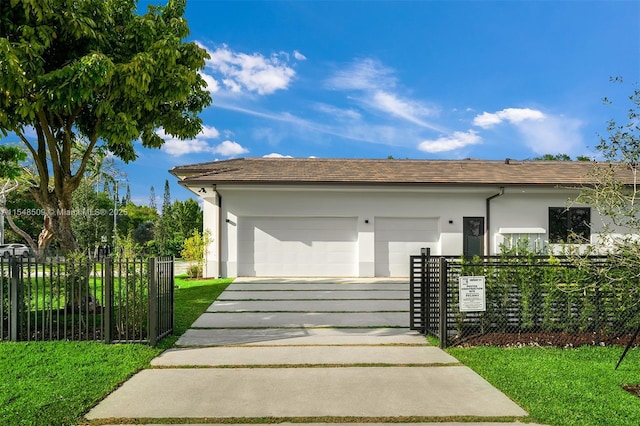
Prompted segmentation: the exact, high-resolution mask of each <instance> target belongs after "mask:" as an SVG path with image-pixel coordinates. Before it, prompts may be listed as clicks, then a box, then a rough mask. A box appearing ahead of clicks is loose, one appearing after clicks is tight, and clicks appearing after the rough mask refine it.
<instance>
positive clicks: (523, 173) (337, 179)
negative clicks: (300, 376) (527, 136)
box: [170, 158, 630, 186]
mask: <svg viewBox="0 0 640 426" xmlns="http://www.w3.org/2000/svg"><path fill="white" fill-rule="evenodd" d="M603 166H604V164H600V163H595V162H584V161H514V160H504V161H489V160H367V159H326V158H322V159H321V158H241V159H233V160H226V161H216V162H209V163H199V164H191V165H184V166H176V167H174V168H173V169H171V170H170V172H171V173H172V174H173V175H175V176H177V177H178V178H179V179H180V180H181V183H182V184H185V185H189V184H194V185H201V184H223V183H246V184H347V183H348V184H367V185H370V184H405V185H407V184H408V185H417V184H445V185H483V184H485V185H486V184H491V185H551V186H557V185H582V184H588V183H589V182H590V181H591V180H592V179H593V178H592V177H591V173H592V171H593V170H594V167H603ZM629 175H630V173H629Z"/></svg>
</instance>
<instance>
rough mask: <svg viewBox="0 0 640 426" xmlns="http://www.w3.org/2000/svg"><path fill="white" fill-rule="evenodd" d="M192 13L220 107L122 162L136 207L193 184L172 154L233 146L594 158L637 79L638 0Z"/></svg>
mask: <svg viewBox="0 0 640 426" xmlns="http://www.w3.org/2000/svg"><path fill="white" fill-rule="evenodd" d="M147 3H148V2H143V3H141V5H144V4H147ZM143 7H144V6H143ZM186 18H187V20H188V22H189V25H190V28H191V36H190V39H191V40H193V41H196V42H197V43H199V44H200V45H201V46H202V47H204V48H205V49H207V51H208V52H209V54H210V55H211V59H210V60H208V61H207V66H206V68H205V69H204V70H203V75H204V77H205V79H206V81H207V82H208V84H209V90H210V92H211V95H212V98H213V104H212V105H211V106H210V107H209V108H207V109H206V110H205V111H204V112H203V113H202V118H203V120H204V123H205V128H204V129H203V132H202V133H201V135H199V136H198V137H197V138H196V139H194V140H191V141H176V140H172V139H171V138H170V137H168V136H164V137H165V139H166V143H165V145H164V147H163V148H162V149H160V150H147V149H141V150H140V151H139V155H140V157H139V159H138V160H137V161H136V162H135V163H131V164H129V165H124V166H123V167H122V168H123V170H124V171H125V172H126V173H127V175H128V177H129V181H130V185H131V190H132V194H133V197H134V200H136V201H137V202H140V203H147V202H148V199H149V188H150V187H151V186H154V187H155V191H156V194H157V196H158V198H159V199H161V197H162V189H163V185H164V181H165V179H169V182H170V184H171V191H172V196H173V198H174V199H185V198H188V197H190V196H191V194H190V193H189V192H188V191H186V190H184V189H181V188H180V187H179V185H177V183H176V180H175V178H173V177H172V176H171V175H169V174H168V173H167V170H168V169H170V168H171V167H172V166H175V165H182V164H190V163H198V162H203V161H214V160H224V159H229V158H237V157H262V156H292V157H311V156H315V157H323V158H387V157H388V156H390V155H391V156H393V157H394V158H412V159H460V158H467V157H472V158H479V159H504V158H506V157H510V158H515V159H526V158H532V157H535V156H538V155H542V154H545V153H551V154H559V153H564V154H569V155H571V156H572V157H575V156H576V155H589V156H593V155H595V154H594V147H595V146H596V145H597V143H598V137H597V134H598V133H605V128H606V122H607V120H608V119H609V118H612V117H613V116H618V117H620V115H619V114H621V112H622V109H623V107H624V109H626V107H627V105H625V104H624V102H622V98H623V97H624V96H627V95H628V94H630V93H631V89H632V86H631V85H630V84H628V83H631V82H637V81H638V80H639V77H640V2H639V1H615V0H613V1H543V0H539V1H515V0H514V1H295V2H286V1H255V2H254V1H207V0H188V1H187V12H186ZM611 76H622V77H623V78H624V79H625V84H622V85H620V84H613V83H611V82H609V78H610V77H611ZM605 96H607V97H611V98H613V99H615V100H616V101H617V103H616V104H615V105H614V107H613V108H612V107H606V106H604V105H603V103H602V101H601V99H602V98H603V97H605ZM616 114H618V115H616ZM161 134H163V133H162V132H161Z"/></svg>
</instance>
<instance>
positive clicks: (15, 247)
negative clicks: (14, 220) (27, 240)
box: [0, 244, 31, 258]
mask: <svg viewBox="0 0 640 426" xmlns="http://www.w3.org/2000/svg"><path fill="white" fill-rule="evenodd" d="M30 253H31V249H29V247H28V246H25V245H24V244H0V256H2V257H4V258H9V257H11V256H22V257H29V254H30Z"/></svg>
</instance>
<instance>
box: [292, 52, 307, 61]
mask: <svg viewBox="0 0 640 426" xmlns="http://www.w3.org/2000/svg"><path fill="white" fill-rule="evenodd" d="M293 57H294V58H296V59H297V60H299V61H306V60H307V57H306V56H304V55H303V54H302V53H300V52H298V51H297V50H294V51H293Z"/></svg>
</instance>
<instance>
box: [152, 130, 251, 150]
mask: <svg viewBox="0 0 640 426" xmlns="http://www.w3.org/2000/svg"><path fill="white" fill-rule="evenodd" d="M156 133H157V134H158V136H160V137H161V138H162V139H164V141H165V142H164V144H163V145H162V150H163V151H164V152H166V153H167V154H169V155H171V156H174V157H180V156H182V155H187V154H205V153H206V154H220V155H223V156H225V157H233V156H236V155H240V154H245V153H247V152H249V150H247V149H246V148H244V147H242V146H241V145H240V144H239V143H237V142H233V141H230V140H226V141H224V142H222V143H220V144H218V145H216V146H211V145H210V144H209V142H207V139H217V138H219V137H220V132H219V131H218V129H216V128H215V127H212V126H203V127H202V131H200V133H199V134H198V136H196V137H195V138H194V139H189V140H180V139H178V138H174V137H173V136H171V135H168V134H167V133H166V132H165V131H164V129H159V130H158V131H157V132H156Z"/></svg>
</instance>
